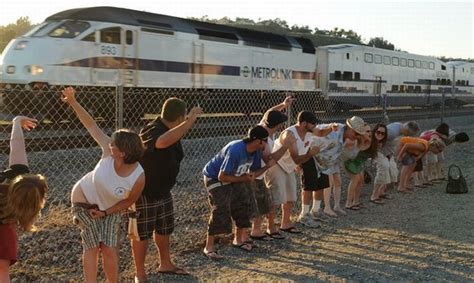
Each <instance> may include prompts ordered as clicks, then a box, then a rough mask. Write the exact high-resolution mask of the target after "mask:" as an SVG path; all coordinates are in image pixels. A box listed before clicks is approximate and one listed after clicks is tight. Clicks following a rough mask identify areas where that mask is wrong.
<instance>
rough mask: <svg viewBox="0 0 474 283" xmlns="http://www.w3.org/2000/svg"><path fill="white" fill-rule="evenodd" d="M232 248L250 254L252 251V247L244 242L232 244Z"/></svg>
mask: <svg viewBox="0 0 474 283" xmlns="http://www.w3.org/2000/svg"><path fill="white" fill-rule="evenodd" d="M232 246H233V247H234V248H237V249H240V250H243V251H246V252H251V251H252V248H253V247H252V245H251V244H249V243H246V242H243V243H242V244H234V243H232Z"/></svg>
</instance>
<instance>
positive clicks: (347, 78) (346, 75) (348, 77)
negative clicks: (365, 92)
mask: <svg viewBox="0 0 474 283" xmlns="http://www.w3.org/2000/svg"><path fill="white" fill-rule="evenodd" d="M342 77H343V79H344V80H345V81H352V72H344V74H343V75H342Z"/></svg>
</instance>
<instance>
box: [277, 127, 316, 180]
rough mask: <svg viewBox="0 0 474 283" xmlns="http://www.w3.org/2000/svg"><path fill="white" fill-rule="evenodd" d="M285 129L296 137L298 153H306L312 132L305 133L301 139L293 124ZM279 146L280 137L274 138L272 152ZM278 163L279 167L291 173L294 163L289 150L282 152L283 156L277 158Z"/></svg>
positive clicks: (294, 166)
mask: <svg viewBox="0 0 474 283" xmlns="http://www.w3.org/2000/svg"><path fill="white" fill-rule="evenodd" d="M285 131H289V132H291V133H293V136H294V137H295V138H296V147H297V148H298V155H303V154H306V153H307V152H308V150H309V147H310V144H311V138H312V137H313V134H312V133H310V132H308V133H306V134H305V136H304V139H301V138H300V135H298V132H297V131H296V126H295V125H293V126H291V127H289V128H287V129H286V130H285ZM281 147H282V145H281V143H280V139H276V140H275V145H274V146H273V152H275V151H277V150H278V149H280V148H281ZM278 165H280V167H281V168H282V169H283V170H285V171H286V172H287V173H291V172H293V171H294V170H295V169H296V164H295V162H294V161H293V158H291V155H290V151H289V150H287V151H286V152H285V154H283V156H282V157H281V158H280V160H278Z"/></svg>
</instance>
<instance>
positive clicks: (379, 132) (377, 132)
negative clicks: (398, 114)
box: [375, 131, 385, 136]
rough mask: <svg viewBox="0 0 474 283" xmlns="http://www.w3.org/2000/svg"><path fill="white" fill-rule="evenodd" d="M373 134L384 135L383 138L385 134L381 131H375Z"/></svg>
mask: <svg viewBox="0 0 474 283" xmlns="http://www.w3.org/2000/svg"><path fill="white" fill-rule="evenodd" d="M375 134H377V135H384V136H385V132H382V131H375Z"/></svg>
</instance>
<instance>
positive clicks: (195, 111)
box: [188, 106, 203, 119]
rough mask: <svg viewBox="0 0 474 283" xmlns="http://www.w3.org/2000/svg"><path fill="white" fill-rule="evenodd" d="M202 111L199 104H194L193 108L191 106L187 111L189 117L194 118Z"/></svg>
mask: <svg viewBox="0 0 474 283" xmlns="http://www.w3.org/2000/svg"><path fill="white" fill-rule="evenodd" d="M202 113H203V111H202V108H201V107H199V106H194V107H193V108H191V111H189V115H188V116H189V118H191V119H196V118H197V116H198V115H200V114H202Z"/></svg>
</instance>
